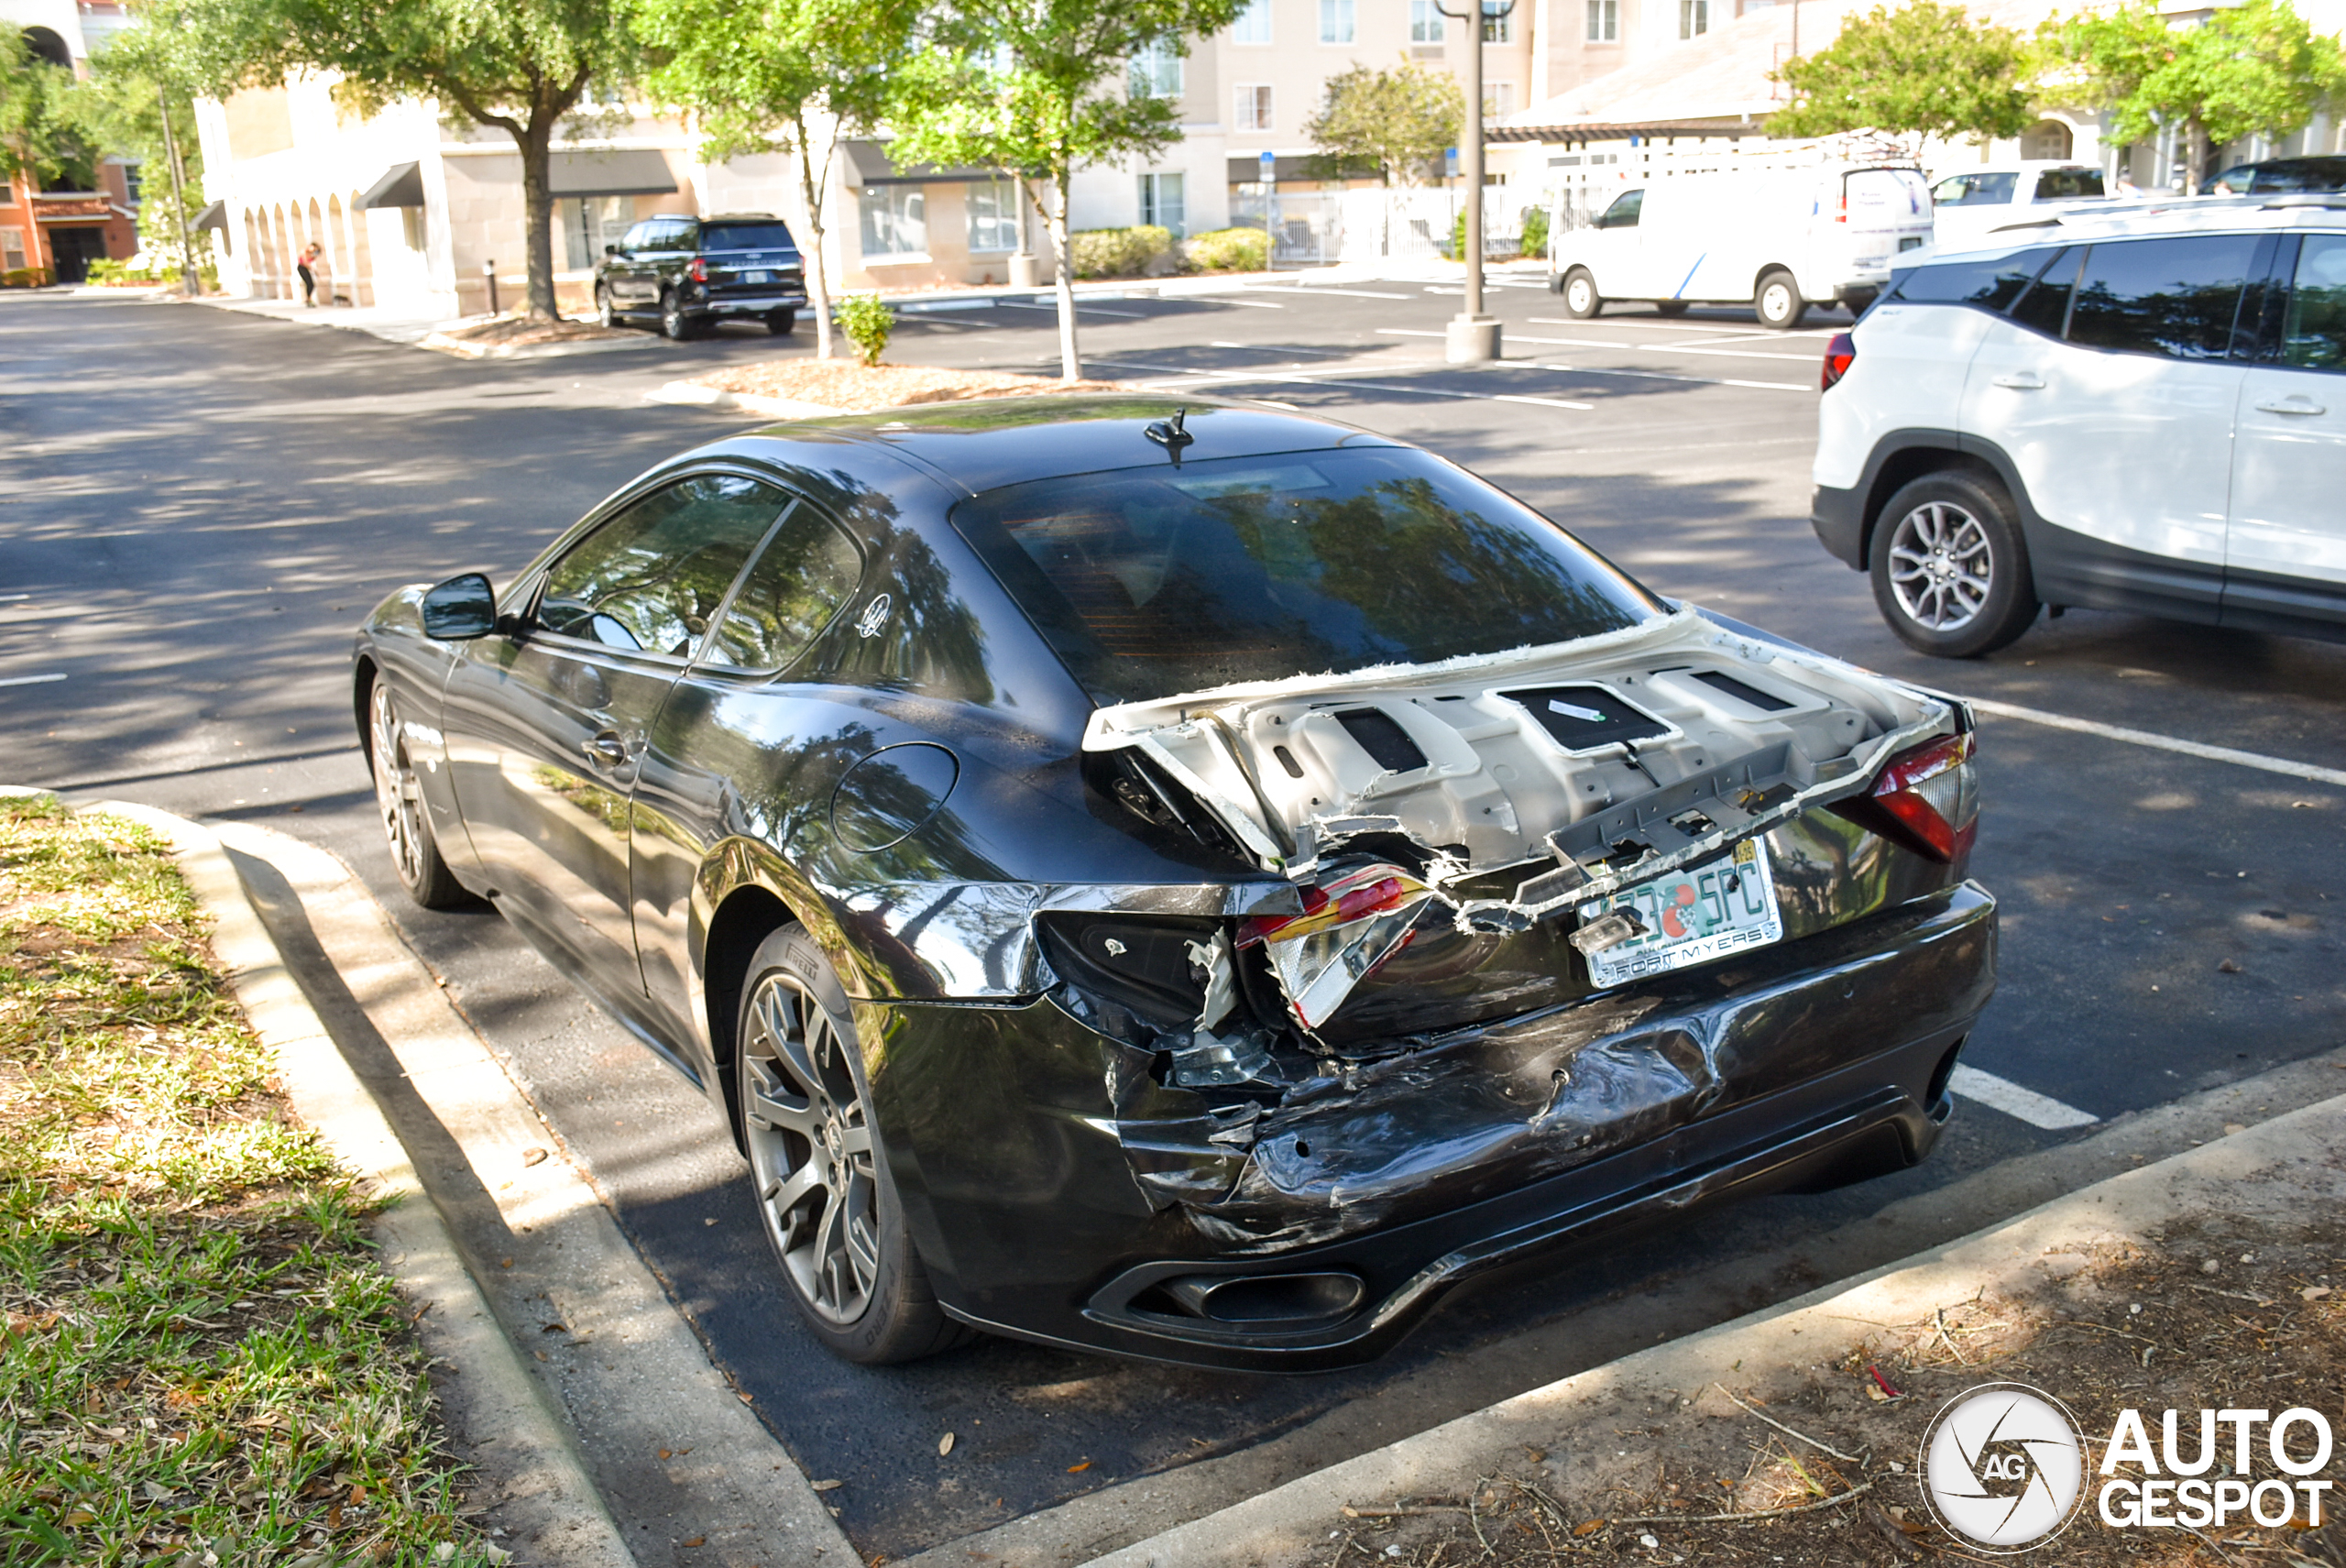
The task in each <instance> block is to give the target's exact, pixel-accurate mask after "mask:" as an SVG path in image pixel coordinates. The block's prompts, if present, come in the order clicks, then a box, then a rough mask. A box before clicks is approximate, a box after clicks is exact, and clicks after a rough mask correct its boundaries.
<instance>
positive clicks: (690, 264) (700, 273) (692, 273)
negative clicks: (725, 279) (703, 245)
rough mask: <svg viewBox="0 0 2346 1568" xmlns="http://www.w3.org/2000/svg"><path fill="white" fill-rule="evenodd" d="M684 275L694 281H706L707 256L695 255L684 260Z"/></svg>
mask: <svg viewBox="0 0 2346 1568" xmlns="http://www.w3.org/2000/svg"><path fill="white" fill-rule="evenodd" d="M685 277H687V278H689V279H691V280H693V281H694V282H696V283H706V282H707V281H708V258H707V257H706V256H696V257H694V258H692V259H691V260H690V261H687V262H685Z"/></svg>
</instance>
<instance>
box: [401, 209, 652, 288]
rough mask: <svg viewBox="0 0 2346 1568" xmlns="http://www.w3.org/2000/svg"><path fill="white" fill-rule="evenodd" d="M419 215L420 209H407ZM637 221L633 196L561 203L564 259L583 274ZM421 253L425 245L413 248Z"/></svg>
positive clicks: (571, 268) (573, 268)
mask: <svg viewBox="0 0 2346 1568" xmlns="http://www.w3.org/2000/svg"><path fill="white" fill-rule="evenodd" d="M406 210H407V211H409V212H419V211H421V209H420V208H413V207H411V208H408V209H406ZM633 222H635V198H634V197H632V196H576V197H573V198H572V199H571V200H569V201H566V202H565V203H562V229H563V241H564V249H565V250H566V251H567V252H568V255H567V256H566V257H565V260H566V261H568V263H569V264H570V270H572V271H573V272H584V271H586V270H588V269H590V268H592V267H593V266H594V265H595V264H596V263H597V262H598V261H600V260H601V259H602V258H603V247H605V246H607V245H610V244H614V243H616V242H617V241H618V239H619V236H621V235H623V234H625V233H627V229H628V225H630V224H631V223H633ZM414 248H415V249H417V250H421V249H422V248H423V247H422V246H420V245H419V246H416V247H414Z"/></svg>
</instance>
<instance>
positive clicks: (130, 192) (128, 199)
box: [122, 163, 139, 207]
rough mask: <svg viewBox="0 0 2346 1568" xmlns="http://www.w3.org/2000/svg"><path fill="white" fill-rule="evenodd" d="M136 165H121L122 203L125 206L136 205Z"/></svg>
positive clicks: (137, 188)
mask: <svg viewBox="0 0 2346 1568" xmlns="http://www.w3.org/2000/svg"><path fill="white" fill-rule="evenodd" d="M138 190H139V183H138V165H137V164H135V163H126V164H124V165H123V166H122V204H123V205H124V206H126V207H135V206H137V205H138Z"/></svg>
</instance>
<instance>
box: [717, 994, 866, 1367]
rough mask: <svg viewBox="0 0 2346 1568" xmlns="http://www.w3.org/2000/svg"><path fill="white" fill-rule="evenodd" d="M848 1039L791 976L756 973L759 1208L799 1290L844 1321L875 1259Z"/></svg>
mask: <svg viewBox="0 0 2346 1568" xmlns="http://www.w3.org/2000/svg"><path fill="white" fill-rule="evenodd" d="M850 1048H852V1047H850V1043H849V1042H847V1041H845V1040H843V1039H841V1038H840V1037H839V1032H838V1031H837V1030H836V1029H835V1028H833V1027H832V1025H831V1018H830V1014H828V1012H826V1011H825V1010H824V1008H823V1006H822V1005H821V1003H818V1002H817V1001H816V999H815V997H814V995H813V993H812V992H809V991H807V990H806V987H805V986H804V985H802V984H801V983H800V982H799V981H798V980H797V979H796V978H795V977H794V976H792V975H790V974H787V973H769V974H768V975H766V976H765V978H764V979H763V980H762V981H760V982H759V984H758V988H757V990H756V992H754V993H752V995H751V998H750V1030H749V1034H748V1037H747V1038H746V1039H744V1040H743V1042H742V1053H741V1072H742V1115H743V1119H744V1121H745V1122H746V1123H747V1124H748V1126H747V1131H748V1134H749V1145H750V1165H751V1170H752V1172H753V1173H754V1174H755V1177H756V1181H757V1192H758V1200H759V1204H758V1207H759V1212H760V1213H761V1215H762V1217H763V1219H764V1221H765V1225H766V1233H767V1234H768V1235H769V1236H770V1237H771V1238H772V1239H773V1245H774V1251H775V1253H776V1254H777V1255H779V1256H780V1257H781V1259H782V1264H783V1268H784V1272H786V1273H787V1274H788V1275H789V1276H790V1280H791V1283H792V1284H793V1285H794V1286H795V1287H796V1288H797V1290H798V1294H799V1296H800V1297H801V1298H802V1299H804V1300H805V1301H806V1304H807V1305H808V1306H809V1307H811V1308H813V1309H814V1310H815V1312H816V1313H817V1315H818V1316H820V1317H821V1318H823V1319H824V1320H825V1321H828V1322H833V1323H842V1324H844V1323H851V1322H854V1321H857V1320H858V1319H860V1318H861V1317H862V1316H863V1314H864V1312H865V1310H866V1309H867V1308H869V1307H870V1305H871V1303H872V1287H873V1283H874V1281H875V1280H876V1279H877V1277H878V1275H879V1270H880V1215H879V1185H878V1181H877V1178H876V1175H875V1172H874V1170H873V1167H872V1124H871V1119H870V1115H869V1113H867V1111H866V1109H865V1107H864V1103H863V1096H862V1095H861V1093H860V1092H859V1091H857V1089H856V1084H855V1077H854V1074H853V1072H852V1070H851V1069H850V1067H849V1065H848V1055H847V1053H848V1051H849V1050H850Z"/></svg>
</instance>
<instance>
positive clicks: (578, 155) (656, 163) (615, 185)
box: [551, 148, 676, 196]
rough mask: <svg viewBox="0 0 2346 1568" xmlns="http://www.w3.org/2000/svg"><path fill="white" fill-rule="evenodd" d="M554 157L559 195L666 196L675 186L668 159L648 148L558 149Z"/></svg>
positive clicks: (554, 183) (556, 185)
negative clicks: (609, 149)
mask: <svg viewBox="0 0 2346 1568" xmlns="http://www.w3.org/2000/svg"><path fill="white" fill-rule="evenodd" d="M553 161H554V168H553V170H552V171H551V172H552V175H553V180H552V190H553V193H554V195H556V196H664V195H666V194H668V193H669V192H672V191H674V189H675V188H676V177H675V175H674V174H673V173H671V172H669V170H668V160H667V159H664V158H663V157H661V156H660V154H658V153H657V152H654V151H652V149H651V148H629V149H627V150H625V151H598V152H557V153H555V154H554V155H553Z"/></svg>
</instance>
